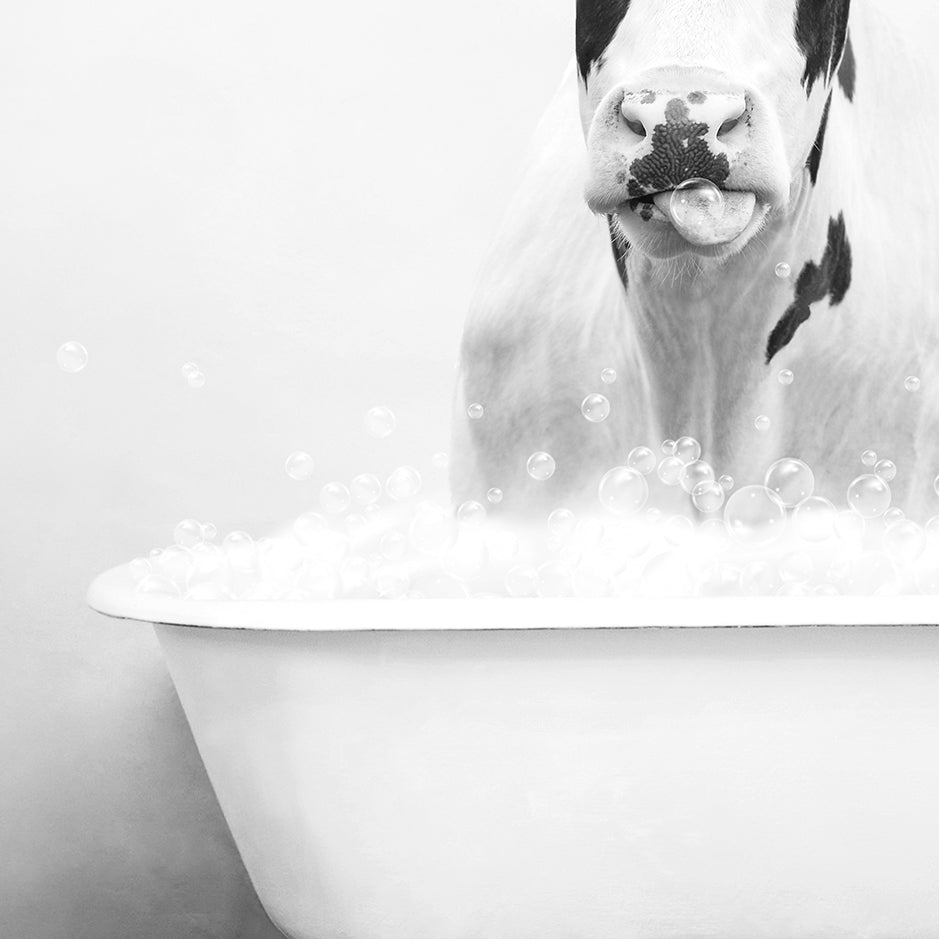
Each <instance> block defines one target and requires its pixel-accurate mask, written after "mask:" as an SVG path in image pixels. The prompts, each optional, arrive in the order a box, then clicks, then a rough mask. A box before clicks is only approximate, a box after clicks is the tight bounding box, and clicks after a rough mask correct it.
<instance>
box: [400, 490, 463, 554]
mask: <svg viewBox="0 0 939 939" xmlns="http://www.w3.org/2000/svg"><path fill="white" fill-rule="evenodd" d="M408 534H409V536H410V538H411V544H412V545H414V547H415V548H416V549H417V551H419V552H420V553H421V554H424V555H427V556H431V557H432V556H435V555H440V554H442V553H443V552H444V551H446V550H447V549H448V548H450V547H451V546H452V545H453V543H454V541H456V536H457V527H456V521H455V519H454V518H453V516H452V515H451V514H450V513H449V512H448V511H447V510H446V509H445V508H444V507H443V506H441V505H437V504H435V503H424V504H422V505H421V506H420V507H419V508H418V510H417V515H415V516H414V520H413V521H412V522H411V527H410V529H409V531H408Z"/></svg>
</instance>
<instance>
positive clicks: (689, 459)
mask: <svg viewBox="0 0 939 939" xmlns="http://www.w3.org/2000/svg"><path fill="white" fill-rule="evenodd" d="M674 455H675V456H677V457H678V459H679V460H681V461H682V463H693V462H694V461H695V460H698V459H700V457H701V444H700V443H698V441H697V440H695V439H694V437H679V438H678V439H677V440H676V441H675V453H674Z"/></svg>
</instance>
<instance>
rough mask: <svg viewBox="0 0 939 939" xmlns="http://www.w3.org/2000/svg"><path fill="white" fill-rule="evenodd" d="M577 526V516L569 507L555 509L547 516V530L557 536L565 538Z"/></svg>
mask: <svg viewBox="0 0 939 939" xmlns="http://www.w3.org/2000/svg"><path fill="white" fill-rule="evenodd" d="M576 527H577V516H576V515H574V513H573V512H572V511H571V510H570V509H555V510H554V511H553V512H552V513H551V514H550V515H549V516H548V531H549V532H550V533H551V534H552V535H554V536H555V537H558V538H566V537H567V536H568V535H570V534H571V533H572V532H573V531H574V529H575V528H576Z"/></svg>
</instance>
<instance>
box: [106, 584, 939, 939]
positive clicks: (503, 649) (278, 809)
mask: <svg viewBox="0 0 939 939" xmlns="http://www.w3.org/2000/svg"><path fill="white" fill-rule="evenodd" d="M89 602H90V604H91V605H92V606H93V607H94V608H95V609H96V610H99V611H100V612H101V613H105V614H107V615H109V616H117V617H123V618H127V619H131V620H140V621H143V622H149V623H153V624H154V626H155V629H156V633H157V636H158V637H159V641H160V645H161V646H162V649H163V652H164V654H165V656H166V661H167V663H168V665H169V670H170V673H171V674H172V677H173V681H174V682H175V685H176V689H177V691H178V693H179V698H180V701H181V702H182V705H183V708H184V709H185V712H186V715H187V718H188V720H189V724H190V727H191V728H192V732H193V735H194V737H195V740H196V743H197V744H198V747H199V751H200V753H201V755H202V758H203V760H204V761H205V766H206V769H207V770H208V774H209V777H210V779H211V781H212V785H213V787H214V789H215V792H216V795H217V797H218V800H219V804H220V805H221V808H222V811H223V812H224V815H225V818H226V819H227V821H228V824H229V826H230V828H231V832H232V835H233V836H234V839H235V842H236V844H237V846H238V849H239V851H240V852H241V856H242V858H243V860H244V863H245V867H246V868H247V870H248V873H249V875H250V877H251V880H252V883H253V884H254V887H255V889H256V890H257V893H258V896H259V897H260V900H261V902H262V903H263V905H264V907H265V909H266V910H267V912H268V914H269V915H270V917H271V919H272V921H273V922H274V923H275V924H276V925H277V927H278V928H279V929H280V930H281V931H282V932H283V934H284V935H285V936H289V937H292V939H633V937H635V939H647V937H648V939H659V937H675V939H678V937H682V939H687V937H692V936H715V937H721V939H734V937H740V939H761V937H766V939H780V937H815V936H818V937H852V939H853V937H859V936H864V937H881V936H883V937H890V939H897V937H914V936H916V937H934V936H939V758H937V750H939V629H934V628H929V627H930V625H931V624H934V623H937V622H939V609H937V599H936V598H925V597H890V598H888V597H880V598H862V599H859V600H853V599H846V598H828V597H824V598H808V599H805V598H785V599H784V600H783V599H766V600H755V601H754V600H729V599H713V600H706V601H703V600H681V601H679V600H676V601H662V600H654V601H648V602H631V603H626V602H624V601H621V600H619V601H617V600H596V601H585V600H466V601H459V600H416V601H398V602H394V601H379V600H363V601H355V600H349V601H339V602H334V603H324V604H316V603H309V602H289V601H264V602H238V601H226V602H215V601H183V600H173V599H162V598H154V597H147V596H139V595H137V594H135V593H134V590H133V587H132V578H131V575H130V572H129V570H128V569H127V568H126V567H121V568H115V569H114V570H112V571H109V572H107V573H105V574H103V575H101V576H100V577H99V578H98V579H97V580H96V581H95V582H94V584H93V585H92V587H91V589H90V592H89ZM852 623H865V624H867V625H866V626H864V627H858V626H852V625H850V624H852ZM813 624H826V625H813ZM892 624H903V625H892ZM754 626H759V627H770V628H727V627H754ZM674 627H687V628H674ZM709 627H724V628H709ZM772 627H777V628H772ZM795 627H804V628H795Z"/></svg>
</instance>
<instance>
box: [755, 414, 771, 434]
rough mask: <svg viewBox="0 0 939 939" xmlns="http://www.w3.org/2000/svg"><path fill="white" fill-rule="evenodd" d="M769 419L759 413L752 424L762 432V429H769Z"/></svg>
mask: <svg viewBox="0 0 939 939" xmlns="http://www.w3.org/2000/svg"><path fill="white" fill-rule="evenodd" d="M769 425H770V420H769V418H768V417H767V416H766V415H765V414H760V415H759V417H757V418H756V420H755V421H754V422H753V426H754V427H755V428H756V429H757V430H758V431H760V433H763V431H766V430H769Z"/></svg>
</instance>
